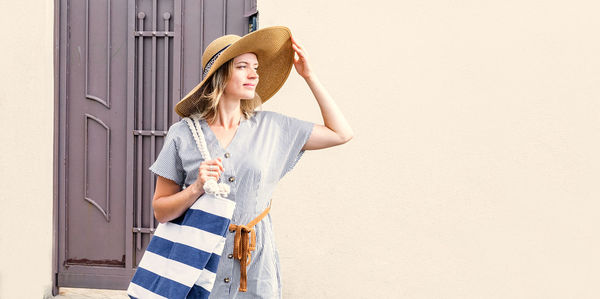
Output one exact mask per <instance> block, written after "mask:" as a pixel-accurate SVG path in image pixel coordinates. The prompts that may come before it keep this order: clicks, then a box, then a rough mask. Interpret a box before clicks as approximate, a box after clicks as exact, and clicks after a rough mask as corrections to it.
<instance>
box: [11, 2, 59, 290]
mask: <svg viewBox="0 0 600 299" xmlns="http://www.w3.org/2000/svg"><path fill="white" fill-rule="evenodd" d="M0 11H2V12H3V16H2V18H0V28H3V33H2V46H1V47H0V78H1V80H0V128H1V130H2V141H1V142H0V298H6V299H13V298H27V299H28V298H42V297H43V296H44V295H48V294H50V291H51V285H52V192H53V191H52V179H53V172H52V171H53V170H52V169H53V164H52V163H53V162H52V159H53V134H54V132H53V126H54V85H53V84H54V83H53V80H54V73H53V26H54V3H53V1H0Z"/></svg>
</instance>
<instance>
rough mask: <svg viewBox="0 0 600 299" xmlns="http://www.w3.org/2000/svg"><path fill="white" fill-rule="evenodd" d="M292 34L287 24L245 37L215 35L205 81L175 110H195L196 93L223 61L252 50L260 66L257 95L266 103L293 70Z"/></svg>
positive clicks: (207, 57) (204, 61)
mask: <svg viewBox="0 0 600 299" xmlns="http://www.w3.org/2000/svg"><path fill="white" fill-rule="evenodd" d="M290 36H291V32H290V30H289V29H288V28H287V27H283V26H274V27H267V28H263V29H260V30H257V31H254V32H251V33H248V34H246V35H244V36H243V37H240V36H238V35H233V34H230V35H225V36H221V37H219V38H217V39H215V40H214V41H212V42H211V43H210V44H209V45H208V47H206V50H204V54H202V68H203V76H202V81H201V82H200V83H198V85H196V87H194V88H193V89H192V90H191V91H190V92H189V93H188V94H187V95H186V96H185V97H183V99H181V101H179V103H177V105H175V112H177V114H179V115H180V116H181V117H186V116H189V115H190V114H192V113H193V112H194V109H195V106H196V105H195V104H196V103H194V100H195V99H197V97H193V96H192V95H194V93H196V92H197V91H198V90H199V89H200V88H201V87H202V86H203V85H204V84H206V83H207V82H208V80H209V79H210V77H211V75H212V74H213V73H215V71H216V70H217V69H218V68H219V67H220V66H221V65H223V64H224V63H225V62H227V61H228V60H230V59H233V58H235V57H236V56H238V55H241V54H244V53H248V52H252V53H254V54H256V58H257V59H258V64H259V66H260V67H259V68H258V76H259V78H260V80H258V85H257V86H256V92H255V97H254V98H255V99H261V100H262V103H264V102H266V101H267V100H268V99H269V98H270V97H272V96H273V95H274V94H275V93H276V92H277V91H278V90H279V89H280V88H281V86H283V83H285V80H287V78H288V76H289V74H290V71H291V70H292V65H293V62H294V49H293V48H292V40H291V38H290Z"/></svg>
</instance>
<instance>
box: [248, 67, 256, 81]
mask: <svg viewBox="0 0 600 299" xmlns="http://www.w3.org/2000/svg"><path fill="white" fill-rule="evenodd" d="M250 69H251V71H250V72H249V73H248V77H249V78H257V79H258V71H256V70H255V69H254V68H250Z"/></svg>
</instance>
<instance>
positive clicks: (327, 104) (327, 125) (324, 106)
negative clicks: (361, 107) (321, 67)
mask: <svg viewBox="0 0 600 299" xmlns="http://www.w3.org/2000/svg"><path fill="white" fill-rule="evenodd" d="M292 48H293V49H294V51H295V52H296V54H297V55H298V58H295V57H294V67H295V68H296V71H297V72H298V74H299V75H300V76H302V78H304V80H305V81H306V83H307V84H308V87H309V88H310V90H311V91H312V93H313V95H314V96H315V99H316V100H317V103H318V104H319V108H320V109H321V115H322V116H323V123H324V125H320V124H315V127H314V129H313V131H312V133H311V134H310V137H309V138H308V140H307V141H306V144H305V145H304V147H303V148H302V149H303V150H316V149H323V148H328V147H332V146H336V145H340V144H343V143H346V142H348V141H349V140H350V139H352V137H353V136H354V132H353V131H352V128H350V124H348V121H346V118H345V117H344V115H343V114H342V111H341V110H340V108H339V107H338V106H337V105H336V103H335V101H334V100H333V99H332V98H331V95H329V93H328V92H327V90H325V87H324V86H323V84H321V82H320V81H319V79H318V78H317V76H316V75H315V74H314V72H313V71H312V70H311V68H310V66H309V64H308V58H307V56H306V51H305V50H304V49H303V48H302V47H301V46H300V45H298V43H297V42H296V41H295V40H294V38H293V37H292Z"/></svg>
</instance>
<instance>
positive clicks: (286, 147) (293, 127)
mask: <svg viewBox="0 0 600 299" xmlns="http://www.w3.org/2000/svg"><path fill="white" fill-rule="evenodd" d="M277 117H278V118H279V122H280V128H281V129H282V132H281V134H280V136H281V137H282V140H280V142H279V147H280V153H282V162H283V169H282V172H281V176H280V179H281V178H283V177H284V176H285V175H286V174H287V173H288V172H290V171H291V170H292V169H293V168H294V166H295V165H296V164H297V163H298V161H299V160H300V158H301V157H302V155H303V154H304V150H302V147H304V145H305V144H306V141H308V138H309V137H310V134H311V133H312V130H313V128H314V123H312V122H309V121H305V120H301V119H297V118H295V117H291V116H286V115H283V114H277Z"/></svg>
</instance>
